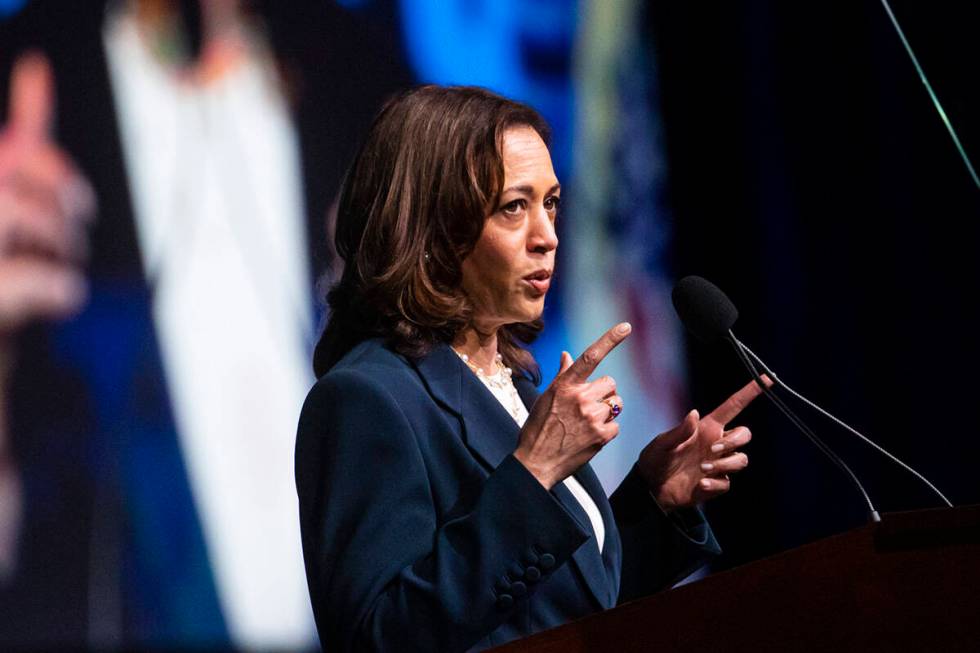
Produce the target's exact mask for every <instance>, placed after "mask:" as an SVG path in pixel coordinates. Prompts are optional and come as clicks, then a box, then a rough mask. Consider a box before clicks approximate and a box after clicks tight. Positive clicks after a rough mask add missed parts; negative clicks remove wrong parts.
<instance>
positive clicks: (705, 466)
mask: <svg viewBox="0 0 980 653" xmlns="http://www.w3.org/2000/svg"><path fill="white" fill-rule="evenodd" d="M714 468H715V466H714V465H712V464H711V463H701V471H702V472H710V471H711V470H712V469H714Z"/></svg>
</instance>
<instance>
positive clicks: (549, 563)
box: [540, 553, 555, 571]
mask: <svg viewBox="0 0 980 653" xmlns="http://www.w3.org/2000/svg"><path fill="white" fill-rule="evenodd" d="M540 564H541V568H542V569H544V570H545V571H548V570H549V569H551V568H552V567H554V566H555V556H553V555H551V554H550V553H545V554H544V555H542V556H541V560H540Z"/></svg>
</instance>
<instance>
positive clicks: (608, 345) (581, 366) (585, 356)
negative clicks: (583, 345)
mask: <svg viewBox="0 0 980 653" xmlns="http://www.w3.org/2000/svg"><path fill="white" fill-rule="evenodd" d="M632 330H633V327H632V326H630V323H629V322H621V323H619V324H617V325H616V326H614V327H613V328H611V329H609V330H608V331H606V332H605V333H604V334H602V336H601V337H600V338H599V339H598V340H596V341H595V342H594V343H592V346H590V347H589V348H588V349H586V350H585V351H584V352H582V355H581V356H579V357H578V358H577V359H575V362H574V363H572V366H571V367H570V368H568V370H567V371H566V372H565V376H567V377H568V378H570V379H572V380H575V381H580V382H581V381H586V380H588V378H589V375H590V374H592V372H594V371H595V368H596V367H597V366H598V365H599V363H601V362H602V359H603V358H605V357H606V356H607V355H608V354H609V352H611V351H612V350H613V349H615V348H616V346H617V345H618V344H619V343H621V342H622V341H624V340H626V336H628V335H629V334H630V332H631V331H632Z"/></svg>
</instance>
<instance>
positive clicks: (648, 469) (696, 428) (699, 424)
mask: <svg viewBox="0 0 980 653" xmlns="http://www.w3.org/2000/svg"><path fill="white" fill-rule="evenodd" d="M763 379H764V380H765V381H766V383H767V384H771V383H772V382H771V381H769V379H767V378H765V377H763ZM760 394H762V388H760V387H759V385H758V384H757V383H756V382H755V381H752V382H750V383H749V384H748V385H746V386H745V387H743V388H742V389H741V390H739V391H738V392H736V393H735V394H733V395H732V396H731V397H729V398H728V399H727V400H726V401H725V402H724V403H722V404H721V405H720V406H718V407H717V408H716V409H714V410H713V411H712V412H711V413H710V414H709V415H706V416H705V417H699V416H698V412H697V411H696V410H692V411H691V412H690V413H688V414H687V417H685V418H684V420H683V421H682V422H681V423H680V424H678V425H677V426H675V427H674V428H672V429H671V430H669V431H667V432H665V433H661V434H660V435H658V436H657V437H656V438H654V439H653V440H652V441H651V442H650V444H648V445H647V446H646V447H645V448H644V449H643V451H642V452H640V460H639V463H638V464H639V471H640V474H641V475H642V476H643V478H644V479H645V480H646V482H647V484H648V486H649V487H650V491H651V492H652V493H653V496H654V498H656V500H657V503H658V504H660V507H661V508H663V509H664V510H665V511H667V512H670V511H671V510H676V509H677V508H686V507H690V506H694V505H696V504H698V503H701V502H703V501H706V500H707V499H711V498H712V497H716V496H718V495H720V494H724V493H725V492H727V491H728V489H729V487H730V486H731V481H730V480H729V478H728V475H729V474H734V473H735V472H738V471H741V470H743V469H745V467H746V466H747V465H748V464H749V459H748V456H746V455H745V454H744V453H741V452H739V451H737V449H738V448H739V447H742V446H744V445H745V444H746V443H747V442H748V441H749V440H751V439H752V433H751V432H750V431H749V429H747V428H746V427H744V426H736V427H734V428H731V429H728V430H726V429H725V425H726V424H728V423H729V422H731V421H732V420H733V419H735V418H736V417H737V416H738V414H739V413H741V412H742V410H744V409H745V407H746V406H748V405H749V404H750V403H751V402H752V400H753V399H755V398H756V397H758V396H759V395H760Z"/></svg>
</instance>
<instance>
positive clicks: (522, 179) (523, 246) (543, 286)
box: [463, 127, 561, 332]
mask: <svg viewBox="0 0 980 653" xmlns="http://www.w3.org/2000/svg"><path fill="white" fill-rule="evenodd" d="M502 154H503V162H504V185H503V192H502V193H501V194H500V201H499V203H498V205H497V206H496V207H495V208H494V210H493V212H492V213H491V214H490V216H489V217H488V218H487V220H486V223H485V224H484V227H483V232H482V233H481V234H480V239H479V240H478V241H477V243H476V247H475V248H474V249H473V251H472V252H471V253H470V255H469V256H467V257H466V259H465V260H464V261H463V290H464V291H465V292H466V294H467V296H468V297H469V299H470V301H471V302H472V303H473V307H474V322H475V325H476V326H477V328H478V329H479V330H480V331H485V332H486V331H489V330H492V329H496V328H497V327H500V326H503V325H506V324H513V323H516V322H530V321H532V320H535V319H537V318H539V317H541V313H542V311H543V310H544V296H545V294H546V293H547V292H548V286H549V285H550V284H551V274H552V272H553V271H554V268H555V249H556V248H557V247H558V237H557V236H556V235H555V218H556V217H557V214H558V204H559V199H558V198H559V195H560V194H561V187H560V185H559V184H558V179H557V177H555V171H554V168H552V166H551V155H550V154H549V152H548V148H547V147H546V146H545V144H544V141H542V140H541V137H540V136H539V135H538V133H537V132H536V131H534V129H532V128H531V127H513V128H511V129H508V130H507V131H506V132H504V138H503V152H502Z"/></svg>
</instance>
